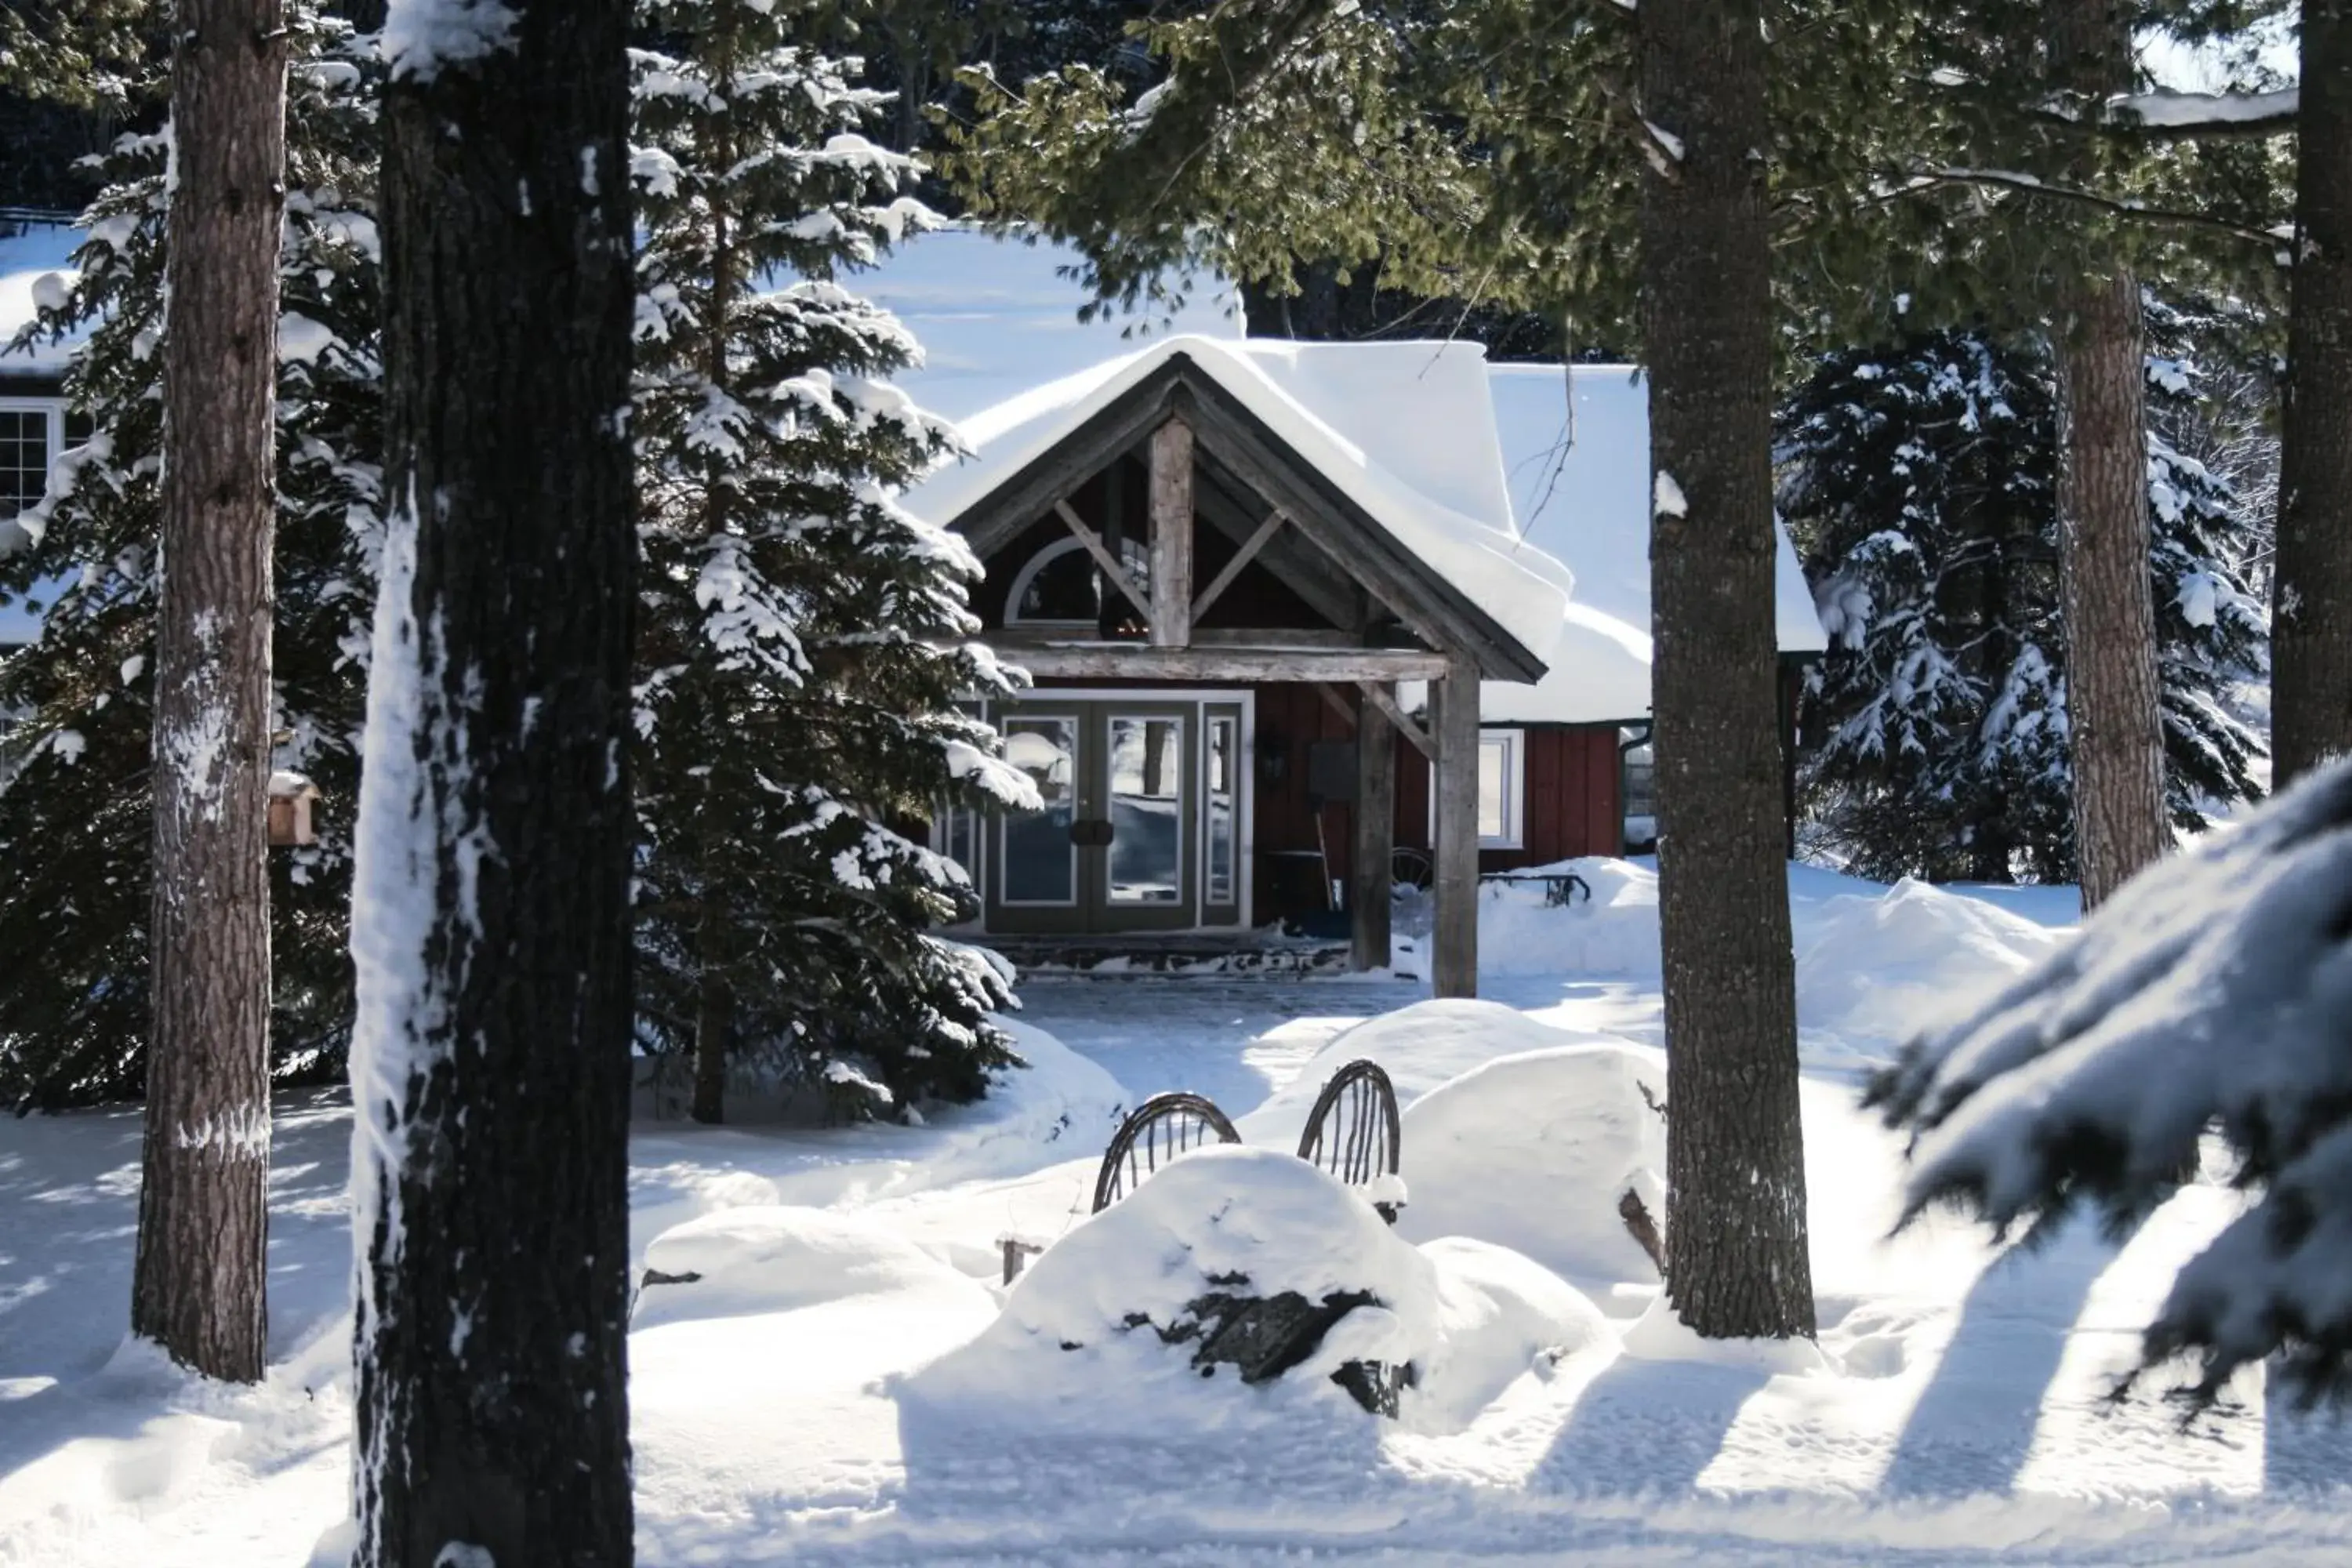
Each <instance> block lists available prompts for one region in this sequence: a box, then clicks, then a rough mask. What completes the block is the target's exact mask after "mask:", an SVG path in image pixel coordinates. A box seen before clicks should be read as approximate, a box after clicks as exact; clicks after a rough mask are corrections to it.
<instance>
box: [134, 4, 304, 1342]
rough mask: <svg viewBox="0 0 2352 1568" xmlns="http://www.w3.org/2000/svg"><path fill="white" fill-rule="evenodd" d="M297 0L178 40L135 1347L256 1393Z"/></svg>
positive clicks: (263, 1252) (209, 20)
mask: <svg viewBox="0 0 2352 1568" xmlns="http://www.w3.org/2000/svg"><path fill="white" fill-rule="evenodd" d="M282 20H283V18H282V16H281V12H280V6H279V5H278V0H185V3H184V4H183V5H181V7H180V13H179V17H178V21H177V24H176V26H175V27H174V35H175V43H174V50H173V64H172V121H173V128H174V135H175V137H176V146H177V153H176V168H177V172H178V178H179V184H178V189H177V190H176V191H175V192H174V193H173V197H172V207H171V215H170V219H169V241H170V251H169V255H168V257H167V258H166V261H165V264H164V265H165V268H166V279H167V283H168V285H169V288H170V290H171V304H170V306H169V311H170V314H169V317H168V321H167V328H168V330H167V331H165V333H164V337H163V607H162V615H161V626H160V628H159V630H158V633H157V637H156V646H155V752H154V791H155V888H154V903H153V916H152V924H151V927H150V940H151V942H152V978H151V984H150V991H151V994H152V1005H153V1008H154V1021H153V1027H152V1035H151V1037H150V1040H149V1048H148V1053H147V1112H146V1138H145V1147H144V1150H143V1158H142V1176H141V1185H140V1192H139V1253H138V1262H137V1266H136V1268H135V1269H134V1272H133V1276H132V1282H131V1331H132V1332H133V1333H136V1334H140V1335H142V1336H144V1337H146V1338H149V1339H152V1340H155V1341H156V1342H159V1343H161V1344H162V1345H163V1348H164V1350H165V1351H166V1352H169V1353H170V1355H171V1356H172V1359H173V1360H174V1361H177V1362H180V1363H184V1364H185V1365H188V1366H192V1367H194V1368H196V1369H197V1370H198V1371H200V1372H203V1373H207V1374H208V1375H210V1376H214V1377H222V1378H229V1379H233V1380H236V1381H237V1382H244V1383H250V1382H255V1381H257V1380H258V1379H259V1378H260V1376H261V1368H262V1362H263V1359H264V1355H265V1351H266V1348H267V1339H268V1306H267V1301H266V1289H265V1280H266V1278H267V1269H266V1263H267V1248H268V1218H269V1211H268V1181H269V866H268V856H269V826H268V784H269V635H270V626H271V616H272V602H271V578H270V542H271V537H272V531H273V527H274V522H275V518H274V515H273V514H274V510H275V507H276V502H277V470H276V461H275V453H276V447H277V443H276V435H277V431H276V419H277V414H276V410H277V392H278V387H277V375H278V354H277V345H278V216H279V208H280V205H281V202H282V197H281V195H280V189H279V187H280V183H281V182H282V181H283V179H284V178H285V169H286V44H285V40H284V38H283V37H281V36H280V32H279V29H280V26H281V24H282Z"/></svg>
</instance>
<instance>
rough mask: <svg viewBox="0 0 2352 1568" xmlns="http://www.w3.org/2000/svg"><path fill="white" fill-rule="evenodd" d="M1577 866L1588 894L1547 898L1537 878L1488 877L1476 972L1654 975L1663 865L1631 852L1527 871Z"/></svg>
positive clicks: (1566, 870)
mask: <svg viewBox="0 0 2352 1568" xmlns="http://www.w3.org/2000/svg"><path fill="white" fill-rule="evenodd" d="M1569 872H1573V873H1575V874H1576V875H1577V876H1579V877H1580V878H1582V879H1584V884H1585V886H1586V887H1588V888H1590V889H1591V890H1592V896H1591V899H1589V900H1588V899H1587V898H1586V897H1585V896H1584V894H1583V893H1581V892H1576V893H1575V894H1574V900H1575V901H1574V902H1573V903H1570V904H1563V905H1553V904H1550V903H1548V902H1546V896H1547V895H1546V892H1545V889H1544V887H1543V885H1542V884H1541V883H1538V882H1490V883H1487V884H1486V885H1485V886H1484V887H1482V888H1480V889H1479V890H1478V891H1479V900H1478V972H1479V973H1481V974H1492V975H1528V974H1577V975H1588V976H1596V977H1600V976H1605V977H1609V978H1614V979H1627V980H1655V979H1656V978H1657V976H1658V974H1659V973H1660V968H1659V960H1658V871H1657V868H1656V866H1655V865H1643V864H1642V863H1640V862H1638V861H1633V860H1615V859H1601V858H1593V859H1583V860H1562V861H1559V862H1558V863H1557V864H1555V865H1550V866H1535V867H1529V868H1528V869H1527V870H1525V871H1523V872H1521V873H1519V874H1520V875H1522V876H1531V877H1532V876H1546V875H1564V874H1566V873H1569Z"/></svg>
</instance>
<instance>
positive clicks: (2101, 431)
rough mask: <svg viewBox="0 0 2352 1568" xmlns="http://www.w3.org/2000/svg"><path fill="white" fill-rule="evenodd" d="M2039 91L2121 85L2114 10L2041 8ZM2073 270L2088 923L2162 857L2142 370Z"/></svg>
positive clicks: (2127, 328)
mask: <svg viewBox="0 0 2352 1568" xmlns="http://www.w3.org/2000/svg"><path fill="white" fill-rule="evenodd" d="M2045 16H2046V20H2047V24H2048V46H2049V50H2050V76H2051V85H2052V87H2053V89H2056V90H2058V91H2060V92H2062V93H2066V92H2071V93H2078V94H2085V95H2091V96H2099V97H2104V96H2105V94H2107V93H2110V92H2127V91H2129V90H2130V89H2131V86H2132V63H2131V33H2130V28H2129V25H2128V23H2127V21H2126V19H2125V12H2124V9H2123V8H2122V7H2119V6H2116V5H2114V4H2113V0H2049V5H2048V8H2047V11H2046V13H2045ZM2095 261H2096V258H2074V263H2073V267H2072V268H2071V271H2072V275H2071V276H2070V277H2069V278H2068V279H2067V280H2066V281H2065V282H2063V284H2062V285H2061V287H2060V289H2059V290H2058V304H2057V335H2058V342H2057V360H2058V431H2059V439H2058V545H2059V549H2058V571H2059V579H2060V596H2061V599H2062V601H2063V605H2064V610H2065V616H2066V719H2067V725H2068V730H2069V734H2070V736H2071V749H2072V752H2073V756H2074V854H2075V862H2076V865H2077V868H2078V878H2079V880H2080V881H2081V883H2082V887H2083V908H2084V910H2086V911H2087V910H2091V909H2093V908H2095V907H2096V906H2097V905H2098V904H2099V903H2101V902H2102V901H2104V900H2105V899H2106V897H2107V896H2108V895H2109V894H2110V893H2113V892H2114V891H2115V890H2116V889H2117V888H2120V887H2121V886H2123V885H2124V883H2126V882H2127V881H2129V880H2130V879H2132V877H2133V876H2134V875H2136V874H2137V872H2138V871H2139V869H2140V868H2142V867H2143V866H2146V865H2147V864H2149V863H2150V862H2152V861H2155V860H2158V859H2160V858H2163V856H2164V854H2165V852H2166V851H2167V850H2168V849H2169V848H2170V847H2171V845H2172V827H2171V824H2170V821H2169V820H2168V816H2167V814H2166V811H2165V804H2164V723H2163V716H2162V710H2161V709H2160V708H2159V707H2158V688H2157V654H2156V605H2155V595H2154V590H2153V589H2152V587H2151V585H2150V580H2149V574H2148V557H2149V551H2150V545H2149V540H2148V521H2147V347H2146V343H2145V342H2144V336H2143V331H2142V326H2141V321H2140V300H2139V282H2138V280H2137V279H2135V278H2134V277H2132V276H2131V274H2130V273H2129V272H2115V273H2110V274H2108V275H2107V276H2105V277H2101V276H2098V275H2097V268H2096V266H2095Z"/></svg>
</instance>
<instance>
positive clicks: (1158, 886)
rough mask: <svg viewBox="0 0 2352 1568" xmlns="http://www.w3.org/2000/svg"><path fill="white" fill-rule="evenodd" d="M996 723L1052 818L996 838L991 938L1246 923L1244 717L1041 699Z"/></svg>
mask: <svg viewBox="0 0 2352 1568" xmlns="http://www.w3.org/2000/svg"><path fill="white" fill-rule="evenodd" d="M996 722H997V727H998V729H999V730H1000V731H1002V732H1003V736H1004V749H1005V757H1006V759H1007V760H1008V761H1010V762H1011V763H1013V765H1014V766H1015V767H1018V768H1020V769H1021V770H1022V771H1023V772H1024V773H1027V774H1028V775H1029V777H1030V779H1031V781H1032V782H1033V783H1034V784H1036V786H1037V793H1038V795H1039V797H1040V798H1041V800H1042V801H1043V802H1044V805H1043V806H1042V807H1041V809H1039V810H1036V811H1029V812H1013V813H1007V814H1005V815H1003V816H999V817H997V818H996V819H995V820H994V821H993V822H992V824H991V825H990V826H992V829H993V831H992V835H991V837H992V838H993V840H994V842H993V843H992V844H991V845H990V846H989V848H990V850H991V851H992V853H991V854H990V855H989V856H988V859H989V861H990V867H989V875H988V877H987V894H988V913H987V923H988V926H989V929H990V930H992V931H1169V930H1182V929H1186V928H1190V927H1192V926H1198V925H1203V924H1230V923H1234V922H1236V921H1238V920H1239V918H1240V910H1239V909H1238V907H1237V906H1238V898H1237V891H1236V889H1237V884H1238V873H1237V864H1236V863H1237V858H1238V855H1239V844H1238V829H1239V826H1240V814H1239V805H1240V801H1239V789H1238V785H1239V757H1238V752H1239V746H1240V741H1241V723H1240V709H1239V707H1238V706H1237V705H1233V704H1220V703H1215V702H1202V701H1156V700H1148V699H1139V700H1134V701H1120V700H1087V701H1076V700H1072V701H1055V700H1052V698H1051V697H1050V694H1040V696H1039V697H1037V698H1035V699H1032V700H1024V701H1022V702H1020V703H1017V704H1008V705H1006V706H1004V707H1003V708H1001V709H1000V710H998V712H997V715H996Z"/></svg>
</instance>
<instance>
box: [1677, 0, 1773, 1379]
mask: <svg viewBox="0 0 2352 1568" xmlns="http://www.w3.org/2000/svg"><path fill="white" fill-rule="evenodd" d="M1638 15H1639V17H1640V26H1641V30H1642V46H1641V47H1642V66H1641V79H1642V103H1643V113H1644V115H1645V116H1646V117H1647V119H1648V120H1649V121H1651V122H1652V123H1653V124H1654V125H1656V126H1658V127H1660V128H1661V129H1663V130H1664V132H1667V133H1668V134H1669V135H1671V136H1673V137H1675V138H1677V139H1678V140H1679V142H1680V143H1681V149H1680V150H1681V156H1680V157H1679V158H1675V157H1673V156H1672V155H1671V154H1670V153H1668V152H1666V151H1664V150H1663V149H1662V151H1661V153H1660V159H1659V162H1658V163H1656V164H1654V165H1653V166H1652V168H1651V169H1650V171H1649V172H1648V173H1647V174H1645V175H1644V177H1643V182H1642V219H1641V222H1642V231H1641V232H1642V290H1643V336H1644V341H1645V342H1646V344H1647V347H1648V357H1649V376H1650V450H1651V460H1652V463H1653V466H1654V468H1655V469H1656V471H1657V475H1658V484H1657V487H1656V489H1657V491H1658V492H1659V493H1660V495H1661V497H1662V498H1663V501H1664V504H1661V505H1660V507H1659V508H1658V513H1659V515H1658V516H1657V518H1656V520H1655V522H1654V531H1653V535H1652V541H1651V548H1650V582H1651V604H1652V611H1651V614H1652V616H1653V629H1654V633H1655V637H1656V662H1655V665H1654V676H1653V679H1654V700H1655V710H1656V714H1657V725H1656V739H1655V742H1654V744H1655V747H1656V757H1657V773H1656V789H1657V806H1658V820H1659V824H1660V826H1661V827H1662V828H1663V829H1664V836H1663V837H1662V838H1661V839H1660V840H1659V854H1658V858H1659V906H1660V907H1659V918H1660V922H1661V925H1662V928H1663V931H1662V934H1663V938H1664V958H1665V1004H1666V1007H1665V1011H1666V1062H1667V1068H1666V1070H1667V1075H1668V1084H1667V1108H1668V1110H1667V1154H1666V1160H1667V1202H1666V1237H1667V1245H1668V1252H1669V1264H1668V1268H1667V1274H1666V1289H1667V1294H1668V1296H1669V1297H1670V1298H1671V1300H1673V1302H1674V1304H1675V1310H1677V1311H1678V1312H1679V1313H1680V1314H1681V1316H1682V1319H1683V1321H1685V1323H1688V1324H1689V1325H1690V1326H1691V1327H1692V1328H1694V1329H1696V1331H1698V1332H1700V1333H1701V1334H1705V1335H1707V1336H1709V1337H1712V1338H1734V1337H1785V1336H1788V1335H1792V1334H1806V1335H1810V1334H1811V1333H1812V1331H1813V1293H1812V1270H1811V1261H1810V1258H1809V1257H1808V1255H1807V1245H1806V1227H1805V1168H1804V1139H1803V1131H1802V1128H1801V1126H1800V1124H1799V1121H1798V1104H1797V1009H1796V979H1795V966H1794V961H1793V957H1792V954H1791V951H1790V931H1789V882H1788V866H1787V864H1786V862H1785V861H1784V860H1783V858H1782V857H1781V836H1780V807H1781V799H1780V734H1779V732H1778V727H1777V714H1778V704H1777V700H1776V692H1775V680H1776V677H1777V671H1778V665H1779V659H1778V655H1777V651H1776V650H1777V643H1776V640H1775V637H1774V628H1773V612H1772V604H1773V560H1774V552H1773V536H1772V473H1771V443H1772V417H1771V376H1772V340H1771V331H1772V300H1771V288H1770V266H1771V256H1770V251H1769V237H1768V233H1767V229H1766V218H1765V205H1764V180H1765V169H1764V165H1763V164H1762V163H1761V162H1759V159H1758V158H1757V156H1756V153H1755V149H1758V148H1760V147H1765V146H1769V135H1768V128H1767V126H1766V124H1765V110H1764V54H1763V41H1762V37H1761V34H1760V31H1759V18H1758V8H1757V5H1756V0H1732V3H1727V4H1710V3H1708V0H1643V4H1642V7H1641V10H1640V12H1639V13H1638ZM1669 479H1671V484H1669V482H1668V481H1669ZM1677 490H1678V491H1679V494H1680V496H1681V497H1682V498H1684V499H1685V501H1686V504H1687V514H1686V515H1684V516H1675V515H1674V510H1675V506H1674V500H1675V497H1674V492H1675V491H1677Z"/></svg>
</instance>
